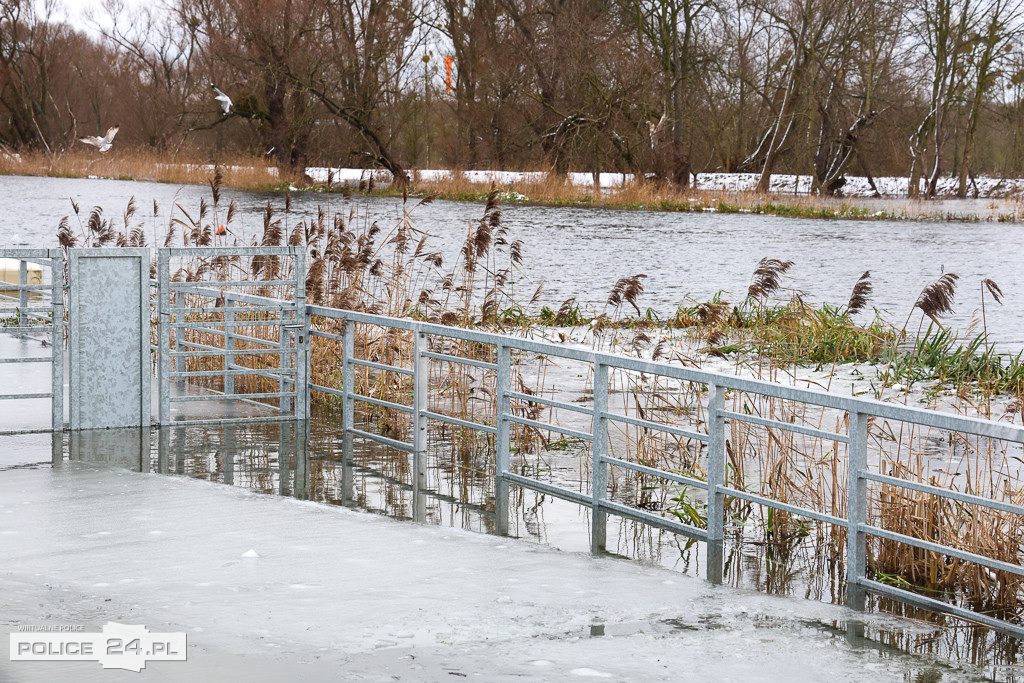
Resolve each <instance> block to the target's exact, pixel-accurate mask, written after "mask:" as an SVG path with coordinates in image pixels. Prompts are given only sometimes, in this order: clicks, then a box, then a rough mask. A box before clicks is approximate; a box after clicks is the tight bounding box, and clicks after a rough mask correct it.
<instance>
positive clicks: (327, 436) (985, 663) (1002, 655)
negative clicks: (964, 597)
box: [0, 410, 1021, 681]
mask: <svg viewBox="0 0 1024 683" xmlns="http://www.w3.org/2000/svg"><path fill="white" fill-rule="evenodd" d="M49 439H50V437H49V435H43V434H39V435H26V436H23V437H16V438H12V437H6V439H2V438H0V444H2V445H4V446H11V445H12V444H14V443H20V444H21V447H20V448H19V449H16V450H15V449H11V448H0V478H2V477H4V476H6V475H7V473H10V474H13V473H14V472H15V471H19V470H25V469H44V470H49V469H51V468H52V469H53V472H54V474H53V477H54V478H55V481H56V480H57V479H56V478H58V477H69V476H70V477H74V478H72V479H69V480H68V481H67V482H64V484H62V485H70V484H71V483H72V482H74V481H75V478H79V479H82V480H83V481H86V480H87V479H88V478H89V477H93V476H95V475H92V474H89V472H97V469H96V468H99V470H100V471H110V470H113V471H118V470H129V471H133V472H141V473H153V474H160V475H167V476H170V477H175V476H177V477H189V478H195V479H201V480H206V481H210V482H215V483H217V484H220V485H227V486H231V487H237V488H240V489H243V490H244V491H248V492H257V493H262V494H268V495H271V496H286V497H290V498H297V499H300V500H303V501H313V502H316V503H320V504H326V505H328V506H343V507H346V508H351V509H355V510H359V511H363V512H371V513H376V514H381V515H386V516H388V517H392V518H395V519H404V520H415V521H418V522H420V523H422V524H425V525H427V526H428V527H430V528H435V529H441V530H443V529H445V528H449V529H466V530H471V531H476V532H483V533H492V532H493V520H494V515H493V499H492V490H493V489H492V487H491V486H490V485H489V480H490V479H491V472H490V469H491V468H492V466H493V463H492V462H491V463H488V462H485V461H481V460H478V459H472V460H469V459H465V460H463V459H459V458H457V457H454V456H451V455H450V454H449V455H447V456H445V455H442V451H440V450H438V449H433V450H432V452H431V455H430V458H429V462H428V475H427V481H426V485H425V486H423V487H416V486H413V485H412V483H411V482H412V479H413V477H412V476H411V469H412V462H411V457H410V456H409V454H407V453H403V452H400V451H395V450H393V449H390V448H386V447H381V446H377V445H376V444H372V443H366V442H363V443H360V442H358V441H357V443H356V444H355V446H354V448H353V449H352V450H351V451H346V450H345V449H344V447H343V439H342V438H341V430H340V429H339V420H338V419H337V415H335V414H332V413H331V412H330V411H325V410H321V411H319V414H318V415H317V416H316V418H315V419H314V420H313V421H311V422H310V423H308V424H307V423H288V422H284V423H253V424H249V425H230V426H228V425H226V426H222V427H217V426H211V427H169V428H164V429H159V430H158V429H152V430H150V429H145V430H101V431H83V432H79V433H71V434H68V435H65V437H64V439H63V443H62V442H61V440H60V439H58V441H57V442H55V446H56V448H53V449H51V448H50V444H49ZM570 460H571V459H570V458H566V459H565V461H563V462H551V463H550V466H551V468H552V471H553V477H554V479H556V480H563V483H569V482H570V481H571V480H573V479H574V478H575V476H576V474H577V473H575V472H573V469H572V467H571V466H570V464H569V461H570ZM82 466H84V467H85V468H87V469H81V467H82ZM5 470H6V471H7V473H5ZM61 473H63V474H61ZM90 485H93V484H87V483H83V484H82V486H90ZM170 485H171V486H172V487H174V489H175V490H179V489H180V485H175V484H173V483H171V484H170ZM123 487H124V484H118V485H117V486H116V487H115V488H114V489H113V490H114V493H113V494H111V493H107V494H106V495H107V496H110V495H120V496H123V495H124V493H123V491H122V489H123ZM71 488H72V489H75V488H77V485H75V486H71ZM78 490H81V489H78ZM513 491H514V496H513V500H512V510H511V517H512V519H511V530H512V531H511V535H513V536H514V537H518V538H520V539H525V540H530V541H534V542H537V543H541V544H544V545H549V546H553V547H556V548H559V549H561V550H563V551H572V552H574V553H575V554H584V553H586V552H587V551H588V550H589V542H588V531H589V518H588V515H587V512H586V509H585V508H582V507H580V506H577V505H574V504H570V503H566V502H564V501H558V500H555V501H552V500H551V499H550V498H548V497H546V496H544V495H543V494H539V493H535V492H531V491H523V490H518V489H515V488H514V489H513ZM211 493H212V492H209V493H207V494H206V495H207V496H209V495H210V494H211ZM113 502H115V503H116V501H113ZM208 503H209V505H210V506H211V508H210V509H211V511H212V510H215V509H218V508H217V505H218V504H217V502H216V501H215V500H212V499H211V500H209V501H208ZM129 505H131V506H132V508H133V509H134V504H132V503H130V502H129ZM0 507H2V506H0ZM287 509H288V508H283V509H282V512H286V511H287ZM136 514H138V513H136ZM136 518H137V519H145V520H147V522H145V523H149V524H152V523H153V519H154V518H153V517H146V516H145V515H144V514H143V517H136ZM167 521H168V522H173V520H171V519H168V520H167ZM641 526H642V525H635V524H633V523H630V522H626V521H622V520H619V519H618V518H615V517H613V518H611V519H610V520H609V535H608V549H609V552H610V553H612V554H613V555H618V556H620V557H625V558H630V559H633V560H640V561H641V562H644V563H648V564H654V565H660V566H662V567H666V568H671V569H673V570H674V571H676V572H680V573H682V574H685V575H688V576H691V577H695V578H696V577H703V574H704V568H703V550H702V544H692V545H691V544H688V543H687V542H686V539H683V538H677V537H673V536H672V535H671V534H667V533H664V532H659V531H657V530H652V529H650V528H641ZM142 528H143V529H145V528H147V527H142ZM104 533H106V532H104ZM140 533H143V532H140ZM150 533H151V534H152V533H157V532H150ZM159 533H163V532H159ZM297 533H300V532H297ZM301 533H305V532H301ZM417 533H418V534H420V535H425V536H429V535H430V534H431V533H434V532H431V531H429V530H428V529H421V530H420V531H419V532H417ZM93 535H95V534H93ZM323 541H324V542H326V543H328V544H329V543H330V542H331V541H330V539H323ZM306 542H307V543H308V541H306ZM334 542H335V543H339V544H340V543H343V539H335V540H334ZM416 542H420V541H416ZM342 547H344V546H339V551H340V548H342ZM502 547H504V546H502ZM260 552H261V553H269V552H270V548H268V547H266V545H263V546H260ZM351 552H352V551H349V553H346V554H345V555H344V556H346V557H348V556H350V555H351ZM355 552H357V553H358V552H359V551H358V550H356V551H355ZM808 554H810V553H808V552H807V551H806V550H805V549H803V550H802V549H799V548H794V549H791V551H789V552H786V553H784V554H780V552H779V551H777V552H776V554H775V555H771V554H768V555H766V554H765V551H764V549H763V548H762V549H757V548H752V547H739V546H735V547H733V548H732V549H731V552H730V554H729V558H730V559H729V560H728V562H729V566H731V569H729V570H728V571H727V576H728V582H729V583H730V584H731V585H732V586H734V587H737V588H741V589H753V590H755V591H757V592H758V593H777V594H782V595H790V596H793V598H794V599H795V600H797V601H798V603H799V604H797V605H794V614H799V613H800V612H801V611H802V610H807V609H810V610H811V611H812V613H813V609H814V608H813V607H812V606H810V605H809V604H808V603H807V602H805V600H807V599H809V600H810V601H812V602H817V603H818V604H821V603H836V602H838V603H840V604H841V602H842V601H841V596H840V595H839V593H838V591H839V590H840V587H839V585H838V584H839V583H840V581H838V580H837V579H836V577H834V576H833V577H832V578H831V579H830V578H829V577H828V572H827V571H821V569H822V568H819V571H818V572H817V575H816V576H808V575H807V574H806V572H807V566H808V564H809V562H813V559H812V558H809V557H805V556H804V555H808ZM765 565H767V567H766V566H765ZM456 566H457V565H456ZM766 571H767V576H769V577H774V578H769V579H767V581H766V579H765V576H766ZM196 580H198V578H197V579H196ZM665 583H666V585H667V584H669V583H671V581H667V582H665ZM107 585H109V584H106V583H100V584H96V586H107ZM200 585H202V586H205V585H207V584H200ZM94 590H96V589H94ZM467 597H468V596H467ZM740 598H741V599H743V600H750V601H751V602H750V609H752V610H757V609H759V606H758V603H757V599H756V598H753V597H751V596H750V595H749V594H748V596H747V597H746V598H743V597H742V594H740ZM714 599H716V600H723V599H728V598H727V597H726V596H724V595H721V594H719V597H718V598H714ZM742 609H743V610H744V612H745V610H746V609H747V608H746V607H744V608H742ZM876 609H881V611H883V612H885V611H890V610H898V606H896V605H876ZM897 613H899V612H898V611H897ZM916 616H922V615H916ZM702 619H703V617H702ZM755 619H756V617H755ZM684 621H685V620H684ZM770 622H771V618H768V619H767V620H766V621H765V624H766V626H765V627H766V628H780V627H783V624H779V625H777V626H772V625H771V623H770ZM701 623H704V622H703V621H701ZM804 627H805V628H806V634H805V635H806V637H810V638H819V639H820V638H821V637H822V635H823V634H824V635H828V634H831V637H832V638H834V639H835V640H836V641H837V643H842V644H844V646H845V644H851V643H852V644H854V645H855V647H857V648H858V649H860V650H863V651H864V653H865V654H863V655H862V657H864V658H865V659H864V662H889V663H890V665H896V664H898V665H899V666H900V667H903V670H904V671H905V672H906V673H905V674H904V675H905V676H906V677H905V678H904V679H903V680H906V681H918V680H927V681H950V680H964V678H963V674H964V673H966V672H965V671H963V670H962V669H960V667H959V665H956V664H953V665H952V666H950V665H947V664H943V663H941V662H942V661H943V660H947V661H950V662H961V663H964V664H970V666H971V668H972V669H973V673H974V675H968V676H967V677H966V679H967V680H981V679H980V678H978V677H977V676H978V674H980V673H981V672H984V674H983V677H984V679H985V680H1003V681H1016V680H1019V678H1018V677H1017V668H1018V667H1019V664H1020V662H1021V654H1020V652H1019V643H1016V642H1015V641H1013V639H1008V638H1002V637H998V638H996V639H995V640H994V641H993V640H991V639H992V635H991V634H990V633H987V632H986V631H985V630H984V629H971V628H969V627H965V626H964V625H963V624H960V625H959V626H958V627H956V628H949V627H948V625H947V627H942V626H934V627H931V628H929V627H927V626H925V625H924V622H918V624H916V625H915V624H912V623H905V628H904V626H901V625H900V622H898V621H894V620H888V621H883V622H879V621H878V620H877V619H875V620H871V619H869V620H867V621H866V622H865V623H864V624H862V625H859V626H856V627H855V628H854V627H851V625H850V624H849V623H847V622H845V621H843V620H841V619H840V620H837V621H835V622H831V623H830V622H829V621H828V620H827V619H826V620H824V621H821V620H819V618H812V619H808V620H807V621H806V623H805V624H804ZM701 628H703V627H701V626H699V625H697V627H696V630H700V629H701ZM708 628H713V629H726V630H729V629H734V628H736V624H735V623H734V620H733V619H732V618H730V617H724V618H723V617H722V616H721V615H720V614H719V615H715V616H714V617H713V622H712V625H711V626H708ZM851 628H853V631H851ZM589 629H590V631H589V633H586V634H583V633H581V634H579V635H580V636H583V637H605V636H616V637H618V636H622V637H628V636H630V635H632V634H633V633H634V632H635V633H653V634H655V635H658V636H659V637H667V638H673V637H676V635H677V634H678V633H680V632H683V633H685V632H687V631H691V630H695V629H694V628H693V627H691V626H690V625H689V623H688V622H687V623H683V624H679V623H675V622H672V621H658V620H653V621H651V622H650V623H648V622H646V621H643V622H635V623H634V622H629V623H612V624H605V623H603V622H595V623H594V624H592V625H591V626H589ZM630 629H632V630H630ZM680 629H681V631H680ZM569 635H572V634H569ZM190 638H191V636H190ZM836 646H838V644H837V645H836ZM908 654H914V655H918V656H920V655H927V657H925V658H921V659H920V660H918V661H915V660H914V659H913V658H910V659H908V658H907V655H908ZM932 657H936V658H937V659H932ZM900 662H902V663H900ZM865 666H867V664H865ZM974 667H977V668H974ZM869 671H870V667H868V669H866V670H865V675H868V677H869V678H870V674H869V673H868V672H869ZM879 675H881V672H879ZM882 678H886V676H882ZM764 680H772V677H771V676H770V675H769V676H767V678H765V679H764ZM851 680H852V679H851ZM865 680H866V679H865Z"/></svg>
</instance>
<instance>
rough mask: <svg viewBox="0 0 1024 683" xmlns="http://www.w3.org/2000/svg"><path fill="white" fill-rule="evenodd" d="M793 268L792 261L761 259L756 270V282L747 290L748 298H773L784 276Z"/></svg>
mask: <svg viewBox="0 0 1024 683" xmlns="http://www.w3.org/2000/svg"><path fill="white" fill-rule="evenodd" d="M792 267H793V262H792V261H780V260H779V259H774V258H767V257H765V258H763V259H761V260H760V261H758V263H757V268H756V269H755V270H754V281H753V282H752V283H751V284H750V287H749V288H748V289H747V296H748V297H750V298H751V299H765V298H767V297H769V296H771V295H772V294H773V293H774V292H775V291H776V290H777V289H778V288H779V282H780V280H781V278H782V276H783V275H785V274H786V272H787V271H788V270H789V269H790V268H792Z"/></svg>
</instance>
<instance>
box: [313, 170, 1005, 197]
mask: <svg viewBox="0 0 1024 683" xmlns="http://www.w3.org/2000/svg"><path fill="white" fill-rule="evenodd" d="M329 171H333V173H334V182H337V183H343V182H345V181H348V182H349V183H353V184H354V183H358V182H359V181H361V180H366V179H368V178H369V177H370V176H373V178H374V181H375V182H377V183H388V182H390V178H391V175H390V174H389V173H386V172H384V171H372V170H365V169H358V168H331V169H328V168H327V167H310V168H307V169H306V174H307V175H308V176H309V177H310V178H312V179H313V180H314V181H316V182H320V183H322V182H326V181H327V174H328V172H329ZM410 173H411V174H412V175H413V177H414V178H415V179H417V180H419V181H422V182H440V181H443V180H448V179H451V178H453V177H456V176H459V177H462V178H464V179H465V180H467V181H469V182H472V183H482V184H485V183H490V182H494V183H497V184H499V185H512V184H515V183H540V182H543V181H544V180H545V178H547V176H548V174H547V173H546V172H544V171H530V172H522V171H493V170H491V171H488V170H471V171H449V170H444V169H419V170H417V169H410ZM566 179H567V181H568V182H569V183H570V184H571V185H576V186H577V187H582V188H591V187H593V186H594V176H593V174H592V173H569V174H567V177H566ZM759 179H760V174H758V173H698V174H696V180H695V182H694V185H693V189H694V190H701V191H712V192H754V191H755V190H756V189H757V183H758V180H759ZM632 180H633V175H632V174H630V173H601V174H600V182H601V187H602V188H603V189H606V190H607V189H616V188H621V187H623V186H624V185H626V184H627V183H629V182H632ZM874 181H875V186H876V187H877V188H878V191H879V193H880V194H881V195H882V196H883V197H897V198H902V197H906V196H907V187H908V185H909V179H908V178H906V177H892V176H883V177H878V178H874ZM975 182H976V184H977V190H978V195H979V196H980V197H1009V196H1014V195H1017V194H1020V193H1021V192H1024V179H1012V178H1011V179H1001V178H990V177H984V176H983V177H979V178H977V179H976V181H975ZM811 184H812V178H811V176H809V175H793V174H789V173H776V174H774V175H772V179H771V189H770V191H771V192H772V193H775V194H791V195H809V194H810V192H811ZM958 184H959V181H958V180H957V179H955V178H940V179H939V181H938V184H937V190H936V194H937V196H939V197H954V196H955V195H956V190H957V187H958ZM921 189H922V191H923V190H924V189H925V182H924V181H921ZM842 192H843V195H844V196H847V197H872V196H874V191H873V190H872V189H871V185H870V183H869V182H868V179H867V178H866V177H862V176H846V184H845V185H844V186H843V188H842ZM968 194H969V195H970V196H973V195H974V186H971V187H970V188H969V191H968Z"/></svg>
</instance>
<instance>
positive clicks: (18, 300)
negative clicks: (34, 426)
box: [0, 249, 66, 433]
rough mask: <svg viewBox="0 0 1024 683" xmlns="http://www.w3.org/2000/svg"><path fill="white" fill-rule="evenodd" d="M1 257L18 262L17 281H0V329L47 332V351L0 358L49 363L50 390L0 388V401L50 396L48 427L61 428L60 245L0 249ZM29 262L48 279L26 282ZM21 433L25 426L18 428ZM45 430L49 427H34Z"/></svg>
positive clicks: (1, 361) (2, 360) (0, 361)
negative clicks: (39, 269)
mask: <svg viewBox="0 0 1024 683" xmlns="http://www.w3.org/2000/svg"><path fill="white" fill-rule="evenodd" d="M0 259H10V260H12V261H16V262H17V263H18V282H17V283H9V282H0V317H2V318H5V323H10V322H12V321H13V323H14V324H3V325H2V326H0V330H2V331H4V332H6V333H9V334H15V335H30V334H39V333H44V334H46V333H49V335H50V342H49V344H50V353H49V355H45V356H44V355H32V356H18V357H8V358H0V364H8V363H50V364H51V366H52V370H51V373H50V377H51V386H50V391H45V392H21V393H7V391H5V390H4V389H2V388H0V401H10V400H23V399H43V398H48V399H50V430H52V431H60V430H63V429H64V354H65V349H64V329H65V326H66V323H65V320H64V258H63V254H62V253H61V251H60V249H0ZM29 264H34V265H38V266H41V267H42V268H43V269H44V270H43V271H42V272H43V273H46V272H48V273H49V277H50V283H49V284H45V283H37V284H32V283H30V282H29V268H28V266H29ZM18 431H19V433H23V432H24V430H18ZM37 431H48V430H37Z"/></svg>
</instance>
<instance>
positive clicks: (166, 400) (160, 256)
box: [156, 249, 172, 425]
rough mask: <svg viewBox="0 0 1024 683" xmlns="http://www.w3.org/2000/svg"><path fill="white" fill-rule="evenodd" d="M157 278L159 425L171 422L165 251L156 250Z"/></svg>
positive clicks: (168, 267)
mask: <svg viewBox="0 0 1024 683" xmlns="http://www.w3.org/2000/svg"><path fill="white" fill-rule="evenodd" d="M156 278H157V338H158V341H157V346H158V349H157V357H158V359H159V368H158V373H157V381H158V383H159V385H158V386H159V389H158V394H159V401H160V407H159V409H158V412H157V415H158V417H157V421H158V422H159V423H160V424H161V425H165V424H170V422H171V322H172V316H171V311H170V310H169V309H170V307H171V289H170V282H171V262H170V255H169V253H168V251H167V250H166V249H158V250H157V261H156Z"/></svg>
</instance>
